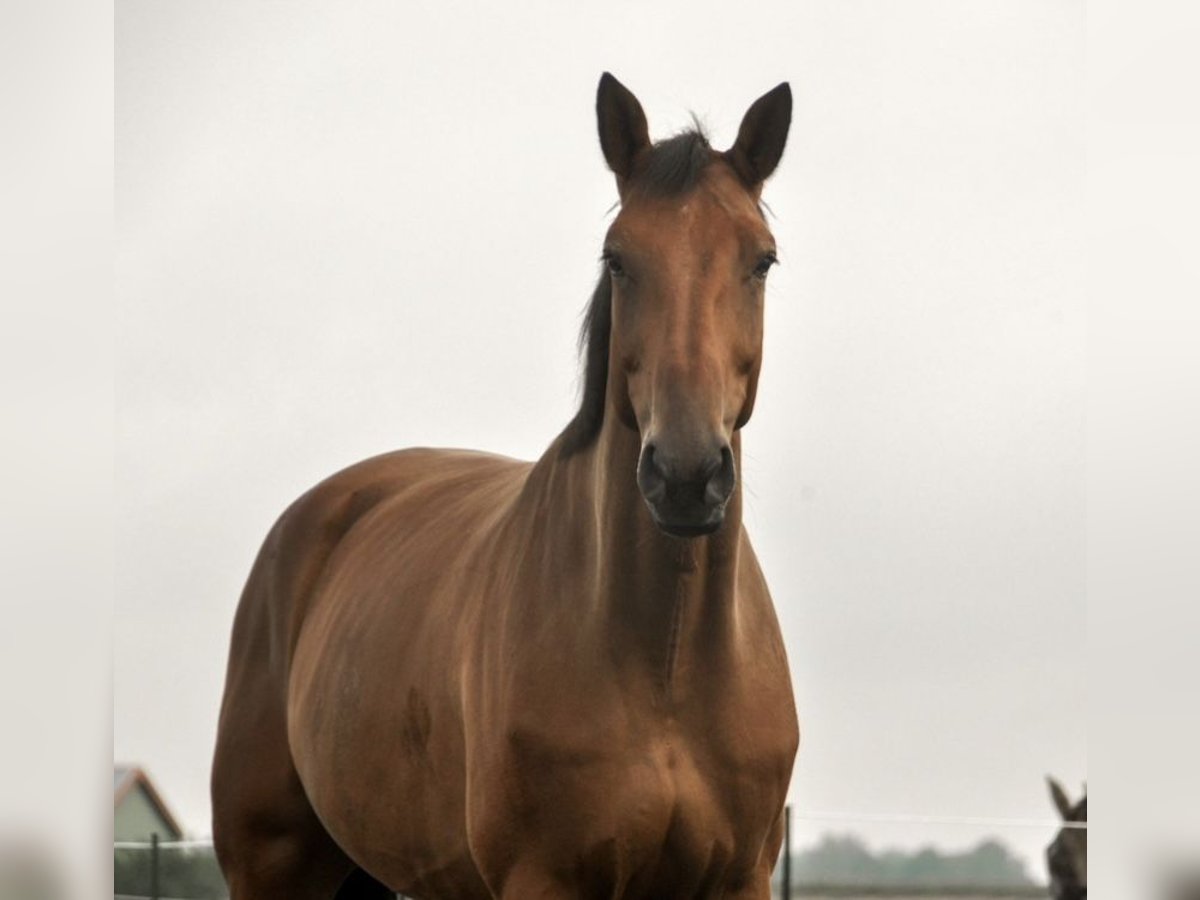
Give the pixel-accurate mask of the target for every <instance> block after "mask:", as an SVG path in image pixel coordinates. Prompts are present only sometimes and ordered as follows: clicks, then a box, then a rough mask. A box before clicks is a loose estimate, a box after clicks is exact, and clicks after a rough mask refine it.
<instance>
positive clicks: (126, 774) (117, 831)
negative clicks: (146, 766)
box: [113, 765, 183, 841]
mask: <svg viewBox="0 0 1200 900" xmlns="http://www.w3.org/2000/svg"><path fill="white" fill-rule="evenodd" d="M154 834H157V835H158V839H159V840H160V841H177V840H180V839H181V838H182V837H183V830H182V829H181V828H180V827H179V823H178V822H176V820H175V817H174V816H173V815H171V811H170V810H169V809H168V808H167V805H166V804H165V803H164V802H163V799H162V797H161V796H160V795H159V793H158V791H157V790H156V789H155V787H154V785H153V784H152V783H151V782H150V778H149V776H147V775H146V773H145V772H144V771H142V769H141V768H139V767H138V766H123V765H115V766H113V839H114V840H116V841H148V840H150V838H151V836H152V835H154Z"/></svg>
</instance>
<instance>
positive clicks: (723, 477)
mask: <svg viewBox="0 0 1200 900" xmlns="http://www.w3.org/2000/svg"><path fill="white" fill-rule="evenodd" d="M637 483H638V488H639V490H641V492H642V498H643V499H644V500H645V501H646V506H647V507H648V508H649V510H650V515H651V517H652V518H653V519H654V523H655V524H656V525H657V526H658V527H659V528H661V529H662V530H663V531H665V532H666V533H667V534H669V535H672V536H674V537H683V538H690V537H700V536H702V535H705V534H712V533H713V532H714V531H716V530H717V529H718V528H720V527H721V524H722V523H723V522H724V521H725V506H726V504H728V502H729V498H730V497H731V496H732V495H733V488H734V485H735V484H736V483H737V469H736V466H735V465H734V461H733V451H732V450H731V449H730V448H729V445H728V444H722V445H721V447H720V449H719V450H717V451H715V452H712V453H706V454H698V455H695V456H693V457H692V458H690V459H689V458H687V457H684V456H682V455H676V454H672V453H670V452H669V451H667V450H666V449H665V448H663V447H661V446H658V445H656V444H655V443H653V442H650V441H648V442H647V443H646V444H645V445H644V446H643V447H642V453H641V456H640V457H639V459H638V470H637Z"/></svg>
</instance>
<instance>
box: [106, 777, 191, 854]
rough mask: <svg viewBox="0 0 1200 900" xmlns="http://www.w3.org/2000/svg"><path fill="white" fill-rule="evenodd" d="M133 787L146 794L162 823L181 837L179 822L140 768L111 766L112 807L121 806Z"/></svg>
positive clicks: (181, 830)
mask: <svg viewBox="0 0 1200 900" xmlns="http://www.w3.org/2000/svg"><path fill="white" fill-rule="evenodd" d="M135 787H140V788H141V789H142V790H143V791H144V792H145V794H146V797H147V799H149V801H150V803H151V804H153V806H154V808H155V810H156V811H157V812H158V814H159V815H160V816H162V819H163V821H164V822H166V823H167V825H168V826H169V827H170V829H171V831H173V832H174V833H175V835H176V836H178V837H183V829H182V828H180V827H179V822H178V821H177V820H176V819H175V816H174V815H172V813H171V810H170V809H168V808H167V804H166V803H164V802H163V799H162V797H161V796H160V795H159V793H158V791H157V790H156V789H155V787H154V784H153V783H152V782H151V781H150V776H148V775H147V774H146V773H145V771H144V770H143V769H142V768H141V766H131V765H122V764H115V765H114V766H113V807H114V808H116V807H118V806H120V805H121V801H123V800H124V799H125V798H126V797H127V796H129V793H130V791H132V790H133V789H134V788H135Z"/></svg>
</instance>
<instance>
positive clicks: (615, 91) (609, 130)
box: [596, 72, 650, 190]
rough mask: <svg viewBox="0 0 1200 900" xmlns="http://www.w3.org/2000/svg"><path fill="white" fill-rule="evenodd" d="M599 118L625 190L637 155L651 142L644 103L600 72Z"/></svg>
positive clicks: (604, 141) (612, 165)
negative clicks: (643, 110) (643, 107)
mask: <svg viewBox="0 0 1200 900" xmlns="http://www.w3.org/2000/svg"><path fill="white" fill-rule="evenodd" d="M596 121H597V124H598V125H599V127H600V149H601V150H603V151H604V159H605V161H607V162H608V167H609V168H610V169H612V171H613V174H614V175H616V176H617V187H618V190H621V189H623V187H624V184H625V181H626V180H627V179H628V178H629V176H630V175H632V174H633V162H634V159H635V158H636V157H637V155H638V154H639V153H640V152H641V151H642V150H644V149H645V148H646V147H649V146H650V131H649V129H648V128H647V126H646V114H645V113H644V112H642V104H640V103H638V99H637V97H635V96H633V94H632V93H631V92H630V90H629V89H628V88H627V87H625V85H623V84H621V82H619V81H617V79H615V78H613V77H612V75H610V74H609V73H608V72H605V73H604V74H603V75H601V76H600V86H599V87H598V88H597V89H596Z"/></svg>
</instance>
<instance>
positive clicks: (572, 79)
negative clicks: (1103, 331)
mask: <svg viewBox="0 0 1200 900" xmlns="http://www.w3.org/2000/svg"><path fill="white" fill-rule="evenodd" d="M1082 39H1083V5H1082V3H1079V2H1057V0H1029V2H1018V0H995V2H977V3H970V4H964V3H961V2H957V0H945V2H909V3H904V4H897V3H885V2H870V3H867V2H853V0H850V2H847V0H830V2H825V3H799V4H797V3H778V4H765V3H763V4H747V5H733V4H712V3H709V4H702V3H686V4H683V3H675V4H633V3H629V4H624V3H610V4H606V5H605V6H604V7H603V8H600V7H591V8H589V9H587V10H576V9H574V8H573V7H567V6H565V5H560V4H550V3H527V4H522V5H521V7H520V10H519V11H517V10H508V11H504V12H501V11H496V10H490V11H489V10H486V9H484V8H482V7H480V8H476V7H475V6H466V5H456V4H446V3H438V4H424V5H416V4H410V5H405V6H403V7H401V6H399V5H394V4H375V3H371V4H365V3H358V4H353V5H351V6H349V7H346V6H342V7H337V8H334V7H318V6H316V5H310V4H298V5H297V4H257V5H252V6H245V5H244V4H240V3H238V4H235V3H224V2H222V3H205V4H199V3H195V4H186V5H185V4H162V3H157V2H148V0H147V2H142V0H138V2H124V0H123V2H119V3H118V4H117V72H116V89H117V126H116V127H117V196H116V199H117V242H118V246H117V251H118V252H117V266H116V268H117V280H118V309H119V313H120V318H119V333H118V340H119V343H118V367H117V391H118V394H117V402H118V426H117V427H118V433H117V442H118V443H117V492H118V504H117V509H116V517H117V537H116V540H117V548H116V549H117V574H116V578H117V596H116V609H115V621H114V687H113V690H114V753H115V755H116V757H117V758H118V759H120V760H123V761H132V762H138V763H142V764H144V765H146V766H147V767H148V768H149V770H150V772H151V774H152V776H153V777H155V779H156V780H157V781H158V783H159V784H160V786H161V787H162V789H163V790H164V792H165V794H166V796H167V799H168V801H169V802H172V803H173V805H174V806H175V808H176V811H177V812H178V813H179V814H180V815H181V817H182V818H183V820H184V821H185V823H186V824H187V825H188V826H189V827H190V828H191V829H192V830H193V831H194V832H195V833H197V834H206V833H208V830H209V822H208V814H209V810H208V799H207V777H208V764H209V756H210V753H211V748H212V742H213V735H214V728H215V722H216V714H217V706H218V703H219V697H220V690H221V683H222V678H223V673H224V664H225V654H226V650H227V645H228V632H229V627H230V623H231V621H232V615H233V610H234V606H235V604H236V601H237V597H238V593H239V591H240V589H241V584H242V581H243V579H244V578H245V575H246V572H247V570H248V568H249V565H250V562H251V560H252V558H253V555H254V553H255V552H256V550H257V547H258V544H259V542H260V541H261V539H262V537H263V536H264V534H265V532H266V530H267V529H268V528H269V527H270V524H271V522H272V521H273V519H274V517H275V516H276V515H278V513H279V512H280V511H281V510H282V509H283V507H284V506H285V505H286V504H287V503H288V502H290V500H291V499H292V498H293V497H294V496H295V495H297V494H298V493H300V492H301V491H303V490H304V489H305V488H307V487H308V486H309V485H311V484H312V483H313V482H314V481H316V480H318V479H320V478H321V477H323V476H325V475H327V474H329V473H330V472H332V471H333V470H335V469H337V468H339V467H341V466H343V465H345V464H347V463H350V462H352V461H355V460H357V459H359V458H362V457H364V456H367V455H370V454H374V453H377V452H380V451H383V450H386V449H390V448H394V447H400V446H406V445H412V444H428V445H457V446H470V447H480V448H486V449H491V450H496V451H499V452H503V453H508V454H511V455H515V456H520V457H525V458H531V457H534V456H537V455H538V454H539V453H540V452H541V450H542V449H543V448H544V447H545V446H546V445H547V444H548V443H549V441H550V439H551V438H552V437H553V436H554V434H556V433H557V431H558V430H559V429H560V428H561V427H562V425H563V424H564V423H565V422H566V421H567V419H568V418H569V417H570V415H571V413H572V411H573V408H574V403H575V397H576V387H577V374H578V365H577V360H576V357H575V353H574V337H575V332H576V328H577V325H578V316H579V312H580V310H581V309H582V307H583V305H584V303H585V301H586V299H587V297H588V294H589V291H590V289H591V286H592V283H593V280H594V277H595V273H596V267H597V256H598V252H599V249H600V239H601V236H602V235H603V233H604V230H605V228H606V224H607V221H608V219H607V218H606V211H607V210H608V208H609V207H610V205H611V204H612V203H613V201H614V200H615V192H614V189H613V185H612V180H611V176H610V175H608V173H607V172H606V171H605V169H604V165H603V161H602V159H601V156H600V153H599V149H598V145H597V141H596V137H595V123H594V112H593V100H594V91H595V83H596V80H597V78H598V76H599V74H600V72H601V71H603V70H605V69H608V70H611V71H612V72H613V73H614V74H616V75H617V76H618V77H619V78H620V79H621V80H622V81H624V82H625V83H626V84H627V85H628V86H629V87H631V88H632V89H633V90H634V91H635V93H637V94H638V96H639V97H640V98H641V100H642V102H643V105H644V106H645V108H646V111H647V114H648V116H649V119H650V126H651V132H652V134H654V135H658V136H665V135H666V134H669V133H670V132H672V131H673V130H675V129H677V128H679V127H682V126H684V125H685V124H687V121H688V118H687V116H688V112H689V111H690V110H695V111H696V112H697V113H698V114H700V116H701V118H702V120H703V121H705V122H706V123H707V125H708V126H709V128H710V130H711V132H712V136H713V139H714V143H716V144H717V145H718V146H726V145H727V144H729V143H730V142H731V141H732V139H733V136H734V134H735V132H736V128H737V124H738V121H739V120H740V117H741V115H742V113H743V111H744V110H745V108H746V106H747V105H748V104H749V103H750V102H751V101H752V100H753V99H754V98H755V97H757V96H758V95H759V94H761V93H763V92H764V91H766V90H767V89H769V88H770V87H772V86H774V85H775V84H776V83H778V82H779V81H781V80H785V79H786V80H789V81H790V82H791V84H792V87H793V90H794V92H795V99H796V110H795V116H794V120H793V126H792V132H791V139H790V141H789V144H788V149H787V152H786V153H785V155H784V159H783V163H782V164H781V167H780V169H779V172H778V174H777V175H776V177H775V178H774V179H772V181H771V182H770V183H769V185H768V187H767V190H766V193H765V199H766V200H767V202H768V203H769V204H770V205H771V207H772V209H773V210H774V213H775V216H776V218H775V219H774V220H773V221H772V226H773V228H774V230H775V233H776V237H777V239H778V242H779V245H780V248H781V253H780V256H781V259H782V262H783V265H782V266H781V267H780V268H779V269H778V270H777V271H775V272H774V273H773V274H772V276H771V281H770V285H769V287H768V312H767V338H766V347H765V364H764V370H763V375H762V384H761V389H760V398H759V403H758V406H757V409H756V412H755V416H754V419H753V421H752V422H751V423H750V425H749V426H748V427H747V429H746V432H745V438H744V445H745V448H746V459H745V468H746V471H745V481H746V484H747V491H748V496H747V506H748V527H749V528H750V530H751V534H752V536H753V538H754V540H755V544H756V546H757V548H758V550H759V555H760V557H761V559H762V562H763V565H764V568H765V570H766V573H767V576H768V579H769V581H770V583H771V585H772V589H773V593H774V596H775V599H776V605H777V607H778V610H779V614H780V619H781V623H782V625H783V628H784V634H785V638H786V640H787V645H788V650H789V653H790V656H791V661H792V669H793V676H794V682H795V687H796V695H797V704H798V706H799V711H800V717H801V726H802V731H803V739H802V744H801V751H800V755H799V758H798V761H797V766H796V774H795V777H794V780H793V785H792V801H793V802H794V803H795V804H796V806H797V809H798V812H800V813H803V812H804V811H805V810H813V811H817V810H825V811H828V810H836V811H860V812H871V813H920V814H933V815H963V816H1002V817H1022V818H1037V819H1049V818H1050V817H1051V811H1050V807H1049V804H1048V800H1047V799H1046V794H1045V790H1044V787H1043V784H1042V781H1041V779H1042V776H1043V774H1044V773H1046V772H1048V771H1049V772H1055V773H1058V774H1060V775H1061V776H1062V777H1063V778H1064V780H1065V781H1066V782H1067V783H1068V784H1069V785H1070V786H1071V787H1072V788H1073V789H1077V788H1078V784H1079V782H1081V781H1082V780H1083V779H1084V778H1085V777H1086V761H1087V754H1086V734H1085V724H1084V702H1085V693H1084V658H1085V604H1084V599H1085V598H1084V576H1085V572H1084V556H1083V554H1084V521H1083V516H1084V511H1085V510H1084V490H1083V479H1084V465H1083V463H1084V460H1083V450H1084V447H1083V427H1084V407H1083V376H1084V352H1083V338H1084V326H1083V314H1082V306H1083V302H1082V301H1083V297H1082V293H1083V292H1082V289H1081V284H1080V277H1079V276H1080V271H1079V270H1080V234H1079V233H1080V229H1081V225H1082V221H1081V219H1082V191H1083V178H1084V160H1083V133H1082V131H1083V128H1082V119H1081V111H1080V106H1081V103H1080V97H1079V85H1078V80H1079V71H1080V66H1081V64H1082V55H1083V54H1082ZM800 825H801V827H800V828H798V830H797V831H798V833H797V843H798V844H803V843H805V842H807V841H810V840H812V839H814V838H815V836H816V835H817V834H819V833H820V832H821V831H822V830H825V829H827V828H834V829H853V830H855V831H858V832H860V833H863V834H866V835H867V836H868V837H869V838H870V839H871V840H872V842H873V843H874V844H876V845H879V846H882V845H902V846H915V845H919V844H921V843H924V842H926V841H936V842H939V843H941V844H943V845H945V846H948V847H965V846H967V845H969V844H970V843H972V842H973V841H975V840H977V839H978V838H979V837H981V836H983V835H986V834H999V835H1000V836H1002V837H1003V838H1004V839H1006V840H1007V841H1009V842H1010V843H1011V844H1012V845H1013V846H1014V847H1015V848H1017V849H1018V850H1020V851H1021V852H1022V853H1023V854H1024V855H1025V856H1026V857H1027V858H1028V859H1029V860H1030V871H1031V873H1032V874H1034V875H1035V876H1037V877H1041V875H1042V863H1041V860H1040V852H1041V847H1042V846H1044V844H1045V842H1046V841H1047V840H1048V839H1049V837H1050V830H1049V829H1037V828H1032V829H1030V828H1016V827H1007V828H999V827H983V826H963V825H958V826H920V827H916V826H912V825H906V826H891V825H889V826H885V825H879V824H871V823H854V822H851V823H829V822H804V823H800Z"/></svg>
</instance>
